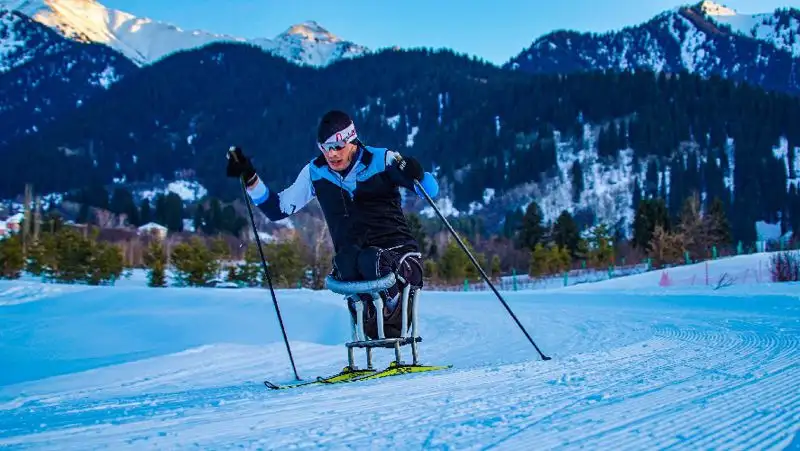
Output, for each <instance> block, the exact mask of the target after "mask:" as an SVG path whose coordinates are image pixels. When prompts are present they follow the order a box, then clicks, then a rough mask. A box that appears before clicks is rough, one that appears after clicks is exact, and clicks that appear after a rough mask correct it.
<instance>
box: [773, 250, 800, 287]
mask: <svg viewBox="0 0 800 451" xmlns="http://www.w3.org/2000/svg"><path fill="white" fill-rule="evenodd" d="M770 272H771V273H772V281H773V282H797V281H800V252H798V251H792V252H779V253H777V254H774V255H773V256H772V258H771V259H770Z"/></svg>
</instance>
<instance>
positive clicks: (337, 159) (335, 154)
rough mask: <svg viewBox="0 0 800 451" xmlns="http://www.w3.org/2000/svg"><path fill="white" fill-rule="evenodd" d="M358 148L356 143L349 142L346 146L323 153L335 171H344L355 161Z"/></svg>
mask: <svg viewBox="0 0 800 451" xmlns="http://www.w3.org/2000/svg"><path fill="white" fill-rule="evenodd" d="M357 149H358V147H357V146H356V145H355V144H353V143H347V144H345V145H344V147H341V148H339V149H335V148H334V149H331V150H328V151H327V152H323V153H322V154H323V155H325V161H327V162H328V166H330V168H331V169H333V170H334V171H343V170H345V169H347V166H349V165H350V162H351V161H353V155H355V153H356V150H357Z"/></svg>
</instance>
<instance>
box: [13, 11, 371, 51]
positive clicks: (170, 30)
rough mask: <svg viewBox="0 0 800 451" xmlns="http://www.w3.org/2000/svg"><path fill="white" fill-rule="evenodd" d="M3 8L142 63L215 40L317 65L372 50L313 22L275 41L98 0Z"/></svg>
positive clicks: (298, 27) (293, 27) (298, 25)
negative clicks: (187, 24)
mask: <svg viewBox="0 0 800 451" xmlns="http://www.w3.org/2000/svg"><path fill="white" fill-rule="evenodd" d="M3 8H6V9H11V10H17V11H20V12H22V13H23V14H25V15H27V16H29V17H32V18H33V19H34V20H36V21H38V22H39V23H42V24H44V25H47V26H49V27H51V28H54V29H56V30H58V31H59V32H60V33H62V34H63V35H64V36H66V37H68V38H72V39H77V40H89V41H92V42H97V43H102V44H106V45H109V46H110V47H112V48H114V49H115V50H117V51H119V52H121V53H122V54H124V55H125V56H126V57H128V58H129V59H131V60H132V61H134V62H135V63H137V64H139V65H144V64H150V63H153V62H155V61H157V60H159V59H161V58H163V57H165V56H167V55H170V54H172V53H174V52H177V51H180V50H187V49H193V48H198V47H202V46H204V45H208V44H211V43H214V42H238V43H249V44H252V45H257V46H260V47H261V48H263V49H264V50H266V51H269V52H273V53H275V54H277V55H280V56H282V57H284V58H287V59H288V60H290V61H293V62H295V63H298V64H307V65H313V66H323V65H327V64H330V63H332V62H334V61H336V60H338V59H340V58H349V57H353V56H359V55H362V54H364V53H366V52H368V49H366V48H365V47H362V46H358V45H356V44H353V43H351V42H347V41H343V40H341V39H340V38H338V37H336V36H334V35H332V34H331V33H329V32H328V31H327V30H325V29H324V28H322V27H321V26H319V24H317V23H316V22H313V21H306V22H303V23H300V24H297V25H293V26H291V27H289V28H288V29H287V30H286V31H285V32H284V33H281V34H280V35H278V36H276V37H275V38H274V39H268V38H254V39H245V38H242V37H237V36H230V35H224V34H215V33H211V32H207V31H202V30H184V29H181V28H180V27H178V26H175V25H173V24H170V23H165V22H160V21H156V20H153V19H150V18H144V17H136V16H134V15H133V14H130V13H127V12H124V11H120V10H116V9H112V8H107V7H105V6H103V5H102V4H100V3H98V2H96V1H94V0H0V9H3Z"/></svg>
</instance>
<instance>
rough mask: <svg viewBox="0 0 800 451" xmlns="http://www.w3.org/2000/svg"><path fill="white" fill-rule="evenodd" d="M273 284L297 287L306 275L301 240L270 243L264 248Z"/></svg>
mask: <svg viewBox="0 0 800 451" xmlns="http://www.w3.org/2000/svg"><path fill="white" fill-rule="evenodd" d="M264 256H265V257H266V259H267V262H268V263H269V270H270V276H271V277H272V279H273V282H274V283H276V284H277V285H279V286H282V287H290V286H296V285H297V283H298V281H300V280H302V278H303V275H304V273H305V265H304V264H303V261H302V258H301V255H300V242H299V240H296V239H295V240H289V241H282V242H278V243H269V244H267V245H266V246H264Z"/></svg>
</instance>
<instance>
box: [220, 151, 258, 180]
mask: <svg viewBox="0 0 800 451" xmlns="http://www.w3.org/2000/svg"><path fill="white" fill-rule="evenodd" d="M227 157H228V166H227V168H226V170H225V173H226V174H227V176H228V177H236V178H243V179H244V181H245V182H246V183H248V184H249V183H250V182H251V181H252V180H253V179H254V178H255V177H256V170H255V168H254V167H253V163H252V162H251V161H250V159H249V158H247V157H246V156H245V155H244V153H242V149H240V148H239V147H236V146H233V147H231V148H230V149H228V153H227Z"/></svg>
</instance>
